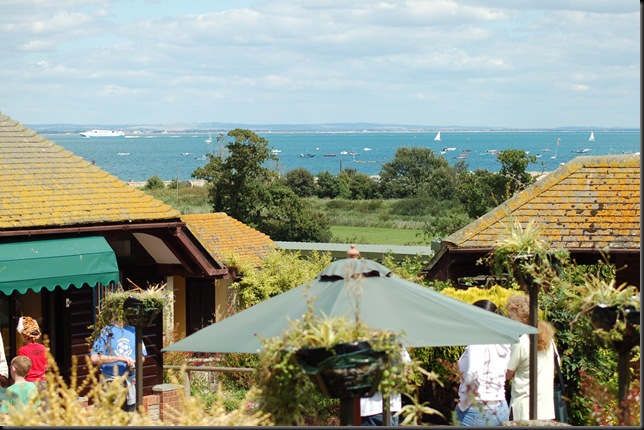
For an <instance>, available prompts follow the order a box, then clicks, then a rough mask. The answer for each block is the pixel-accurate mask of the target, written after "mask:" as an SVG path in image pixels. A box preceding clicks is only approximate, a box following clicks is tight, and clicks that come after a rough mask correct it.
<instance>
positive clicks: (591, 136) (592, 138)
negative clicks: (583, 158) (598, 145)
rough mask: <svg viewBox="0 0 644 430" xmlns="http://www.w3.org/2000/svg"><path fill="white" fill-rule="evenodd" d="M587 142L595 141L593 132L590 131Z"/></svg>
mask: <svg viewBox="0 0 644 430" xmlns="http://www.w3.org/2000/svg"><path fill="white" fill-rule="evenodd" d="M588 141H589V142H594V141H595V132H594V131H591V132H590V137H589V138H588Z"/></svg>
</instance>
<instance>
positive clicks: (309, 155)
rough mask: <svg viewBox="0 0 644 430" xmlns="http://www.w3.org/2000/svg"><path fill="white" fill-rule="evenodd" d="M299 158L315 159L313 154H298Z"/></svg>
mask: <svg viewBox="0 0 644 430" xmlns="http://www.w3.org/2000/svg"><path fill="white" fill-rule="evenodd" d="M300 157H302V158H313V157H315V154H300Z"/></svg>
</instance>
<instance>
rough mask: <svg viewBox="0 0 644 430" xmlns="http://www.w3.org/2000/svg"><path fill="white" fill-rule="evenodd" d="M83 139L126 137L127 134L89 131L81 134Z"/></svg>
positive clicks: (119, 131)
mask: <svg viewBox="0 0 644 430" xmlns="http://www.w3.org/2000/svg"><path fill="white" fill-rule="evenodd" d="M79 134H80V135H81V136H82V137H125V133H123V132H122V131H121V130H101V129H94V130H87V131H84V132H82V133H79Z"/></svg>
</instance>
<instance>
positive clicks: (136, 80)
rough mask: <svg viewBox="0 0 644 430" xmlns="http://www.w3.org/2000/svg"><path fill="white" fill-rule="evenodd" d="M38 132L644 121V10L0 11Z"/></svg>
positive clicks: (11, 67)
mask: <svg viewBox="0 0 644 430" xmlns="http://www.w3.org/2000/svg"><path fill="white" fill-rule="evenodd" d="M0 41H1V43H0V112H1V113H3V114H5V115H9V116H11V117H12V118H13V119H14V120H17V121H19V122H21V123H23V124H60V123H73V124H106V125H107V124H141V125H151V124H182V123H186V124H196V123H205V122H224V123H241V124H323V123H354V122H367V123H380V124H412V125H413V124H415V125H424V126H432V125H437V126H450V125H453V126H473V127H475V126H491V127H508V128H555V127H565V126H580V127H584V126H590V127H636V128H639V125H640V115H641V112H640V92H641V86H640V85H641V77H640V55H641V51H640V5H639V2H635V1H633V0H610V1H607V0H520V1H517V0H408V1H397V0H382V1H381V0H275V1H266V0H264V1H259V0H258V1H253V0H220V1H217V0H189V1H188V0H182V1H179V0H0Z"/></svg>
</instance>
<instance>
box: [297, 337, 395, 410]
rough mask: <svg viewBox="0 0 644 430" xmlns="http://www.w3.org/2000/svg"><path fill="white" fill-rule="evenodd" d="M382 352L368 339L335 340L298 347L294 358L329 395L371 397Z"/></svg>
mask: <svg viewBox="0 0 644 430" xmlns="http://www.w3.org/2000/svg"><path fill="white" fill-rule="evenodd" d="M386 357H387V355H386V353H385V352H383V351H374V350H373V349H372V348H371V345H369V343H368V342H364V341H362V342H351V343H339V344H337V345H335V346H333V347H332V348H330V349H327V348H301V349H299V350H298V351H297V352H296V353H295V358H296V360H297V362H298V364H299V365H300V366H301V368H302V370H303V371H304V373H306V374H307V375H308V376H309V378H310V379H311V381H312V382H313V383H314V384H315V385H316V386H317V387H318V389H319V390H320V391H321V392H322V393H323V394H324V395H326V396H328V397H330V398H355V397H371V396H373V395H374V394H375V392H376V390H377V388H378V384H379V383H380V379H381V377H382V372H383V370H384V364H385V361H386Z"/></svg>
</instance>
